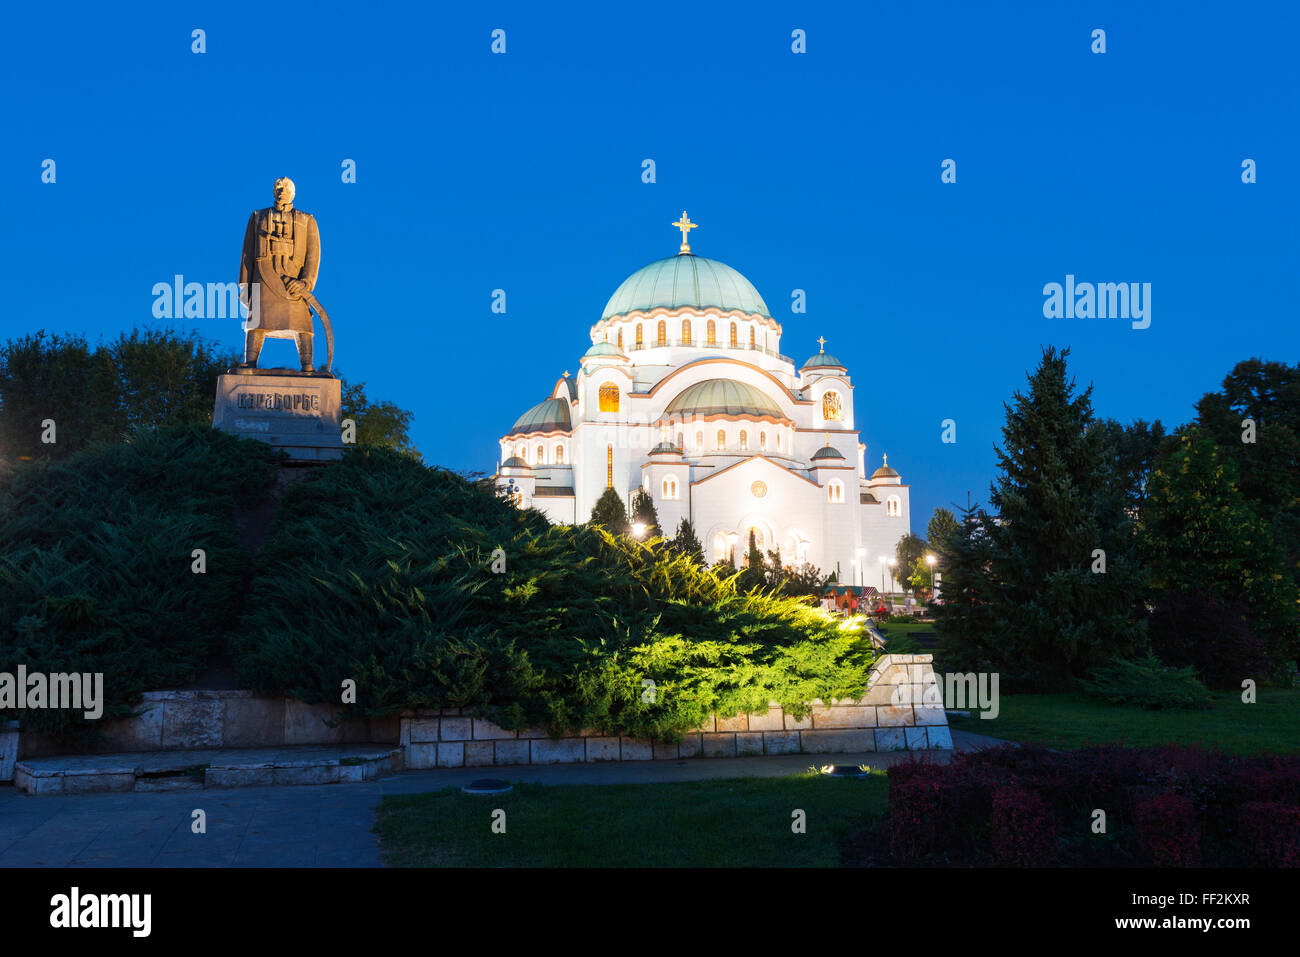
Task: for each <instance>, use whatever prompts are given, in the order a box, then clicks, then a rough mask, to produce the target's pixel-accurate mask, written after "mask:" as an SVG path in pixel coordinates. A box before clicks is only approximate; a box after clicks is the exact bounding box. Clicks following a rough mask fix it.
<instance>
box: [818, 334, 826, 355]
mask: <svg viewBox="0 0 1300 957" xmlns="http://www.w3.org/2000/svg"><path fill="white" fill-rule="evenodd" d="M817 345H819V346H821V347H822V352H825V351H826V337H825V336H822V337H821V338H819V339H818V340H817Z"/></svg>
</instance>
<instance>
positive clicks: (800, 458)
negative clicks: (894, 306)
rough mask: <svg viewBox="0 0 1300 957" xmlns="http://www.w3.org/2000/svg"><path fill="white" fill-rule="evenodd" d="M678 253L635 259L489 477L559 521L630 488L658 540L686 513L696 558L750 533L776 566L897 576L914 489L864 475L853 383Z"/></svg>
mask: <svg viewBox="0 0 1300 957" xmlns="http://www.w3.org/2000/svg"><path fill="white" fill-rule="evenodd" d="M673 225H674V226H676V227H677V228H678V229H680V230H681V232H682V244H681V247H680V250H679V252H678V254H677V255H675V256H672V257H669V258H667V259H661V260H658V261H656V262H653V263H650V264H649V265H648V266H645V267H644V268H642V269H639V270H637V271H636V272H634V273H633V274H632V275H630V276H629V277H628V278H627V279H625V280H624V281H623V283H622V284H621V285H620V286H619V287H618V288H617V289H616V290H615V291H614V295H613V296H612V297H611V298H610V300H609V302H608V303H607V304H606V306H605V310H604V312H603V314H602V315H601V317H600V320H599V321H598V322H596V323H595V324H594V325H593V326H592V327H591V347H590V348H589V349H588V350H587V351H586V353H585V354H584V355H583V356H582V359H581V364H580V366H579V370H578V373H577V375H576V376H571V375H569V374H568V373H567V372H566V373H565V374H564V375H563V376H561V377H560V378H559V379H558V380H556V382H555V384H554V386H553V388H552V389H551V393H550V395H549V396H548V397H547V398H546V399H544V400H543V401H542V402H540V403H539V404H537V405H536V406H534V407H533V408H531V409H529V410H528V411H527V412H525V413H524V414H523V415H522V416H520V417H519V419H518V420H517V421H516V422H515V424H514V426H513V427H512V428H511V429H510V431H509V432H508V433H507V434H505V435H503V436H502V437H501V440H500V457H499V459H498V461H499V462H500V465H499V467H498V470H497V475H496V479H495V481H496V485H497V487H498V488H499V489H500V490H502V491H503V492H504V493H506V494H509V495H511V496H512V497H513V498H514V499H515V501H516V502H517V503H518V504H519V505H520V506H521V507H524V508H528V507H532V508H536V509H539V510H540V511H542V512H543V513H545V514H546V515H547V517H548V518H550V520H551V521H553V522H557V523H565V524H572V523H575V522H584V521H586V520H588V519H589V518H590V517H591V510H592V507H593V506H594V505H595V504H596V500H597V499H598V498H600V496H601V494H602V493H604V491H605V490H606V489H608V488H613V489H615V490H616V491H617V492H618V494H619V497H620V498H622V499H623V502H624V504H625V505H626V504H627V503H628V502H629V501H630V497H631V495H632V494H633V493H634V491H635V490H636V489H637V488H638V487H640V488H642V489H644V490H645V491H646V492H647V493H648V494H649V495H650V496H651V498H652V499H653V500H654V504H655V509H656V511H657V513H658V516H659V524H660V527H661V529H662V532H663V534H664V535H665V536H670V535H672V534H673V532H674V531H675V530H676V529H677V526H678V523H679V522H680V521H681V520H682V519H683V518H689V519H690V520H691V523H692V524H693V525H694V527H695V532H696V535H697V536H698V537H699V540H700V543H701V544H702V545H703V546H704V554H705V558H706V559H708V560H710V561H713V562H716V561H720V560H726V559H727V558H728V557H732V558H733V559H734V560H735V562H736V564H737V566H739V565H740V564H741V563H743V561H744V558H745V554H746V552H747V550H748V546H749V534H750V532H751V531H753V532H754V536H755V540H756V542H757V544H758V545H759V547H760V548H761V549H762V550H763V552H764V553H765V554H766V552H767V551H769V550H773V549H778V548H779V549H780V552H781V557H782V562H783V564H786V565H791V566H795V567H799V566H802V565H804V564H811V565H814V566H816V567H818V568H820V569H821V571H822V572H823V573H835V575H836V580H837V581H838V582H840V583H841V584H853V585H858V584H861V585H875V586H877V587H880V586H881V584H882V579H883V583H884V585H885V587H892V585H891V573H892V570H891V569H890V568H889V567H888V564H887V562H888V560H889V559H892V558H893V556H894V549H895V546H896V544H897V542H898V540H899V538H901V537H902V536H903V535H905V534H907V533H908V531H909V530H910V507H909V501H908V486H907V485H905V484H903V482H902V478H901V477H900V475H899V473H898V472H897V471H895V470H894V469H892V468H890V467H889V465H888V461H887V460H886V459H885V458H884V457H883V456H882V465H881V467H880V468H877V469H875V470H874V471H871V472H870V473H869V472H868V471H867V466H866V462H867V446H866V444H865V443H864V442H863V441H862V440H861V438H860V430H859V424H858V422H857V418H856V414H855V408H854V406H855V403H854V398H853V382H852V379H851V378H850V376H849V372H848V369H847V368H845V366H844V365H843V363H841V362H840V361H839V360H838V359H837V358H836V357H835V356H833V355H832V354H830V353H828V352H826V351H825V340H824V339H823V340H818V341H819V342H820V343H821V351H819V352H817V353H816V354H814V355H813V356H812V357H811V358H809V359H808V360H807V361H806V362H804V363H803V364H802V365H799V366H796V364H795V362H794V360H793V359H791V358H790V357H788V356H785V355H782V353H781V334H782V330H781V325H780V323H778V322H777V321H776V320H775V319H774V318H773V317H772V315H771V312H770V310H769V309H768V307H767V305H766V304H765V303H764V301H763V298H762V297H761V296H760V295H759V293H758V291H757V290H756V289H755V288H754V286H753V285H752V284H751V283H750V282H749V280H747V279H746V278H745V277H744V276H742V275H741V274H740V273H739V272H737V271H736V270H735V269H732V268H731V267H730V266H727V265H726V264H724V263H721V262H718V261H717V260H713V259H707V258H704V257H702V256H697V255H695V254H694V253H692V252H691V250H690V245H689V243H688V241H687V237H688V233H689V230H690V229H693V228H694V227H695V225H696V224H694V223H691V222H690V220H689V219H688V218H687V216H686V214H685V213H683V214H682V218H681V220H679V221H678V222H677V223H674V224H673Z"/></svg>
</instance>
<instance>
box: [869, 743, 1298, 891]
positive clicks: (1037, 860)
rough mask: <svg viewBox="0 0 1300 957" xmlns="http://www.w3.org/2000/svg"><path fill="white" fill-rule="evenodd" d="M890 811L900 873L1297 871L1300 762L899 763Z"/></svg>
mask: <svg viewBox="0 0 1300 957" xmlns="http://www.w3.org/2000/svg"><path fill="white" fill-rule="evenodd" d="M889 805H890V818H889V831H890V847H891V854H892V856H893V859H894V861H895V862H896V863H898V864H918V863H924V862H932V863H946V864H963V865H970V864H974V865H988V864H1001V865H1004V866H1044V865H1047V864H1052V863H1055V864H1063V865H1067V866H1100V867H1126V866H1135V865H1142V864H1148V865H1149V864H1156V865H1157V866H1162V867H1187V866H1195V865H1197V864H1200V863H1202V862H1203V863H1205V864H1208V865H1211V866H1230V867H1231V866H1240V865H1243V864H1255V865H1258V866H1296V859H1297V853H1300V852H1297V849H1296V842H1297V841H1300V822H1297V818H1296V815H1297V814H1300V756H1295V755H1286V756H1275V755H1258V756H1252V757H1241V756H1237V755H1227V754H1224V753H1222V752H1219V751H1211V750H1206V749H1204V748H1191V747H1185V746H1175V745H1171V746H1165V747H1157V748H1126V747H1123V746H1120V745H1104V746H1101V747H1094V748H1086V749H1083V750H1080V751H1066V752H1059V751H1048V750H1046V749H1044V748H1040V747H1034V746H1026V747H1019V748H1011V747H1008V748H994V749H989V750H985V751H978V752H970V753H962V754H955V755H953V757H952V761H951V763H949V764H947V765H936V764H930V763H923V762H908V763H905V764H899V765H896V766H895V767H893V768H891V769H890V771H889ZM1247 806H1250V807H1252V808H1254V809H1255V811H1254V814H1253V815H1252V814H1243V808H1244V807H1247ZM1096 810H1102V811H1104V812H1105V813H1106V825H1107V826H1106V830H1105V832H1104V833H1100V834H1098V833H1094V832H1093V830H1092V827H1091V826H1090V825H1091V823H1092V821H1093V812H1094V811H1096Z"/></svg>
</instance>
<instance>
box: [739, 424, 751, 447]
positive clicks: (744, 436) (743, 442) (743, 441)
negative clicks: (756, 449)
mask: <svg viewBox="0 0 1300 957" xmlns="http://www.w3.org/2000/svg"><path fill="white" fill-rule="evenodd" d="M740 451H742V452H747V451H749V433H748V432H746V431H745V430H744V429H741V430H740Z"/></svg>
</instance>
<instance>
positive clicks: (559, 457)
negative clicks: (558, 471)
mask: <svg viewBox="0 0 1300 957" xmlns="http://www.w3.org/2000/svg"><path fill="white" fill-rule="evenodd" d="M555 464H556V465H563V464H564V446H563V445H557V446H556V447H555Z"/></svg>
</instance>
